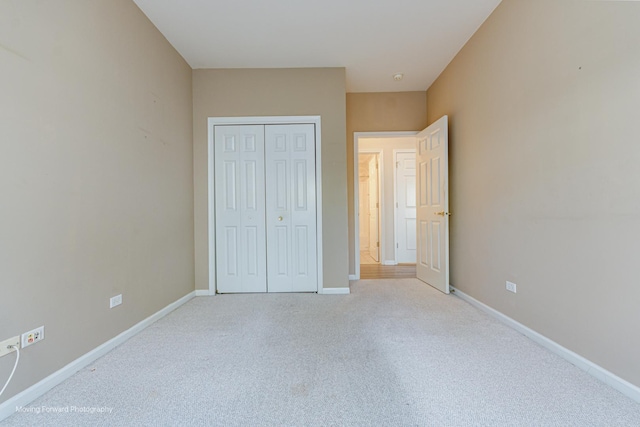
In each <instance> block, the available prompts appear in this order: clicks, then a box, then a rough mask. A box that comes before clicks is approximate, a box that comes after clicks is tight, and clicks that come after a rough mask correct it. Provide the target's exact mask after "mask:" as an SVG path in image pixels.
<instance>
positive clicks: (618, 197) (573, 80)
mask: <svg viewBox="0 0 640 427" xmlns="http://www.w3.org/2000/svg"><path fill="white" fill-rule="evenodd" d="M638 22H640V3H637V2H581V1H558V0H537V1H518V0H504V1H503V2H502V4H501V5H500V6H499V7H498V8H497V9H496V11H495V12H494V13H493V15H492V16H491V17H490V18H489V19H488V20H487V21H486V23H485V24H484V25H483V26H482V27H481V28H480V30H479V31H478V32H477V33H476V34H475V35H474V36H473V37H472V38H471V40H470V41H469V42H468V43H467V45H466V46H465V47H464V49H463V50H462V51H461V52H460V53H459V54H458V56H457V57H456V58H455V59H454V60H453V62H452V63H451V64H450V65H449V66H448V67H447V69H446V70H445V71H444V72H443V74H442V75H441V76H440V77H439V78H438V80H437V81H436V82H435V83H434V84H433V86H432V87H431V88H430V89H429V90H428V93H427V100H428V103H427V105H428V109H427V110H428V118H429V123H431V122H433V121H434V120H436V119H437V118H439V117H440V116H442V115H443V114H448V115H449V118H450V123H451V125H450V155H451V157H450V167H451V169H450V190H451V199H450V200H451V206H450V208H451V211H452V212H453V214H454V215H453V217H452V218H451V283H452V284H453V285H454V286H456V287H458V288H459V289H461V290H462V291H464V292H466V293H467V294H469V295H471V296H473V297H474V298H476V299H478V300H480V301H482V302H483V303H485V304H487V305H489V306H491V307H493V308H495V309H497V310H499V311H501V312H503V313H505V314H506V315H508V316H510V317H512V318H513V319H515V320H517V321H519V322H521V323H523V324H524V325H526V326H528V327H530V328H532V329H534V330H536V331H537V332H539V333H541V334H543V335H545V336H547V337H549V338H551V339H552V340H554V341H556V342H558V343H559V344H561V345H563V346H564V347H566V348H569V349H570V350H573V351H574V352H576V353H578V354H580V355H582V356H584V357H586V358H587V359H589V360H591V361H592V362H594V363H596V364H598V365H600V366H602V367H604V368H605V369H607V370H609V371H611V372H613V373H614V374H616V375H618V376H620V377H622V378H623V379H625V380H627V381H629V382H631V383H633V384H635V385H637V386H640V363H638V361H639V360H640V334H639V333H638V325H640V286H639V285H638V274H637V264H638V254H640V239H639V238H638V236H640V197H638V194H640V180H639V179H638V165H639V164H640V144H638V125H637V122H638V115H639V113H640V80H639V79H638V76H640V43H638V40H640V26H639V25H638ZM506 280H510V281H512V282H515V283H516V284H517V286H518V288H517V289H518V293H517V294H515V295H514V294H512V293H509V292H507V291H505V281H506Z"/></svg>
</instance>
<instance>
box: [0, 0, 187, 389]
mask: <svg viewBox="0 0 640 427" xmlns="http://www.w3.org/2000/svg"><path fill="white" fill-rule="evenodd" d="M0 70H2V79H0V93H1V94H2V96H0V135H1V136H0V139H1V142H0V195H1V197H2V202H1V203H0V271H1V272H2V274H1V277H0V281H1V283H0V340H4V339H6V338H10V337H12V336H14V335H18V334H21V333H23V332H26V331H28V330H30V329H32V328H35V327H38V326H41V325H44V326H45V337H46V338H45V340H44V341H42V342H40V343H38V344H36V345H33V346H31V347H28V348H25V349H24V350H23V351H22V355H21V358H20V366H18V369H17V371H16V374H15V376H14V378H13V380H12V382H11V384H10V385H9V387H8V389H7V391H5V393H4V395H3V396H2V398H0V400H2V401H4V400H6V399H8V398H11V397H12V396H13V395H15V394H16V393H18V392H20V391H22V390H24V389H25V388H27V387H29V386H31V385H32V384H34V383H36V382H37V381H39V380H41V379H43V378H45V377H46V376H48V375H49V374H51V373H53V372H55V371H56V370H58V369H60V368H62V367H63V366H65V365H66V364H68V363H69V362H71V361H73V360H75V359H76V358H78V357H79V356H81V355H83V354H85V353H87V352H88V351H90V350H92V349H94V348H95V347H97V346H98V345H100V344H102V343H104V342H105V341H107V340H109V339H111V338H113V337H114V336H116V335H118V334H119V333H121V332H122V331H124V330H126V329H128V328H129V327H131V326H132V325H134V324H136V323H138V322H139V321H141V320H143V319H145V318H146V317H148V316H150V315H151V314H153V313H155V312H157V311H158V310H160V309H162V308H163V307H165V306H167V305H168V304H170V303H172V302H173V301H176V300H177V299H179V298H180V297H182V296H184V295H186V294H188V293H190V292H192V291H193V290H194V274H193V163H192V123H191V119H192V114H191V108H192V102H191V69H190V67H189V66H188V65H187V64H186V62H185V61H184V60H183V59H182V58H181V57H180V55H178V53H176V51H175V50H174V49H173V48H172V47H171V45H170V44H169V43H168V42H167V41H166V40H165V39H164V37H163V36H162V35H161V34H160V33H159V32H158V31H157V30H156V28H155V27H154V26H153V25H152V24H151V22H149V20H148V19H147V18H146V17H145V16H144V15H143V14H142V12H141V11H140V10H139V9H138V8H137V7H136V6H135V4H134V3H133V2H131V1H129V0H113V1H91V2H84V1H72V0H57V1H55V2H46V1H44V2H41V1H3V2H0ZM117 294H122V295H123V303H122V305H121V306H118V307H116V308H114V309H109V298H110V297H112V296H114V295H117ZM13 361H14V356H13V355H9V356H6V357H3V358H1V359H0V373H1V374H0V377H1V378H2V380H1V381H2V383H3V384H4V381H5V380H6V378H7V376H8V374H9V372H10V371H11V368H12V365H13Z"/></svg>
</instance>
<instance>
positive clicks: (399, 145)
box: [358, 136, 416, 264]
mask: <svg viewBox="0 0 640 427" xmlns="http://www.w3.org/2000/svg"><path fill="white" fill-rule="evenodd" d="M415 148H416V138H415V137H412V136H409V137H401V138H359V139H358V150H359V151H362V150H376V151H380V152H381V153H382V162H381V163H382V174H381V175H382V178H381V181H382V186H383V197H384V199H383V203H382V212H381V214H382V218H381V221H384V227H383V230H384V231H383V233H384V238H383V242H382V245H383V246H382V247H383V248H384V251H383V255H382V256H383V258H382V259H381V261H382V262H384V263H387V264H394V263H395V262H396V258H395V248H394V247H395V239H396V238H395V229H394V221H395V198H394V195H395V189H394V185H395V181H394V175H395V171H396V168H395V163H394V151H399V150H410V149H415Z"/></svg>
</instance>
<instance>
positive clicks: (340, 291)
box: [321, 288, 351, 295]
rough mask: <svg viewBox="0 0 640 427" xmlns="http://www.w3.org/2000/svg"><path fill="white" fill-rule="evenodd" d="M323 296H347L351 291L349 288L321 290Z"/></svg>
mask: <svg viewBox="0 0 640 427" xmlns="http://www.w3.org/2000/svg"><path fill="white" fill-rule="evenodd" d="M321 293H322V294H323V295H349V294H350V293H351V290H350V289H349V288H322V292H321Z"/></svg>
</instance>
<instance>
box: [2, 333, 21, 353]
mask: <svg viewBox="0 0 640 427" xmlns="http://www.w3.org/2000/svg"><path fill="white" fill-rule="evenodd" d="M9 346H18V347H20V337H13V338H9V339H8V340H4V341H1V342H0V357H2V356H5V355H7V354H9V353H11V352H14V351H16V350H15V349H13V348H11V347H9Z"/></svg>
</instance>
